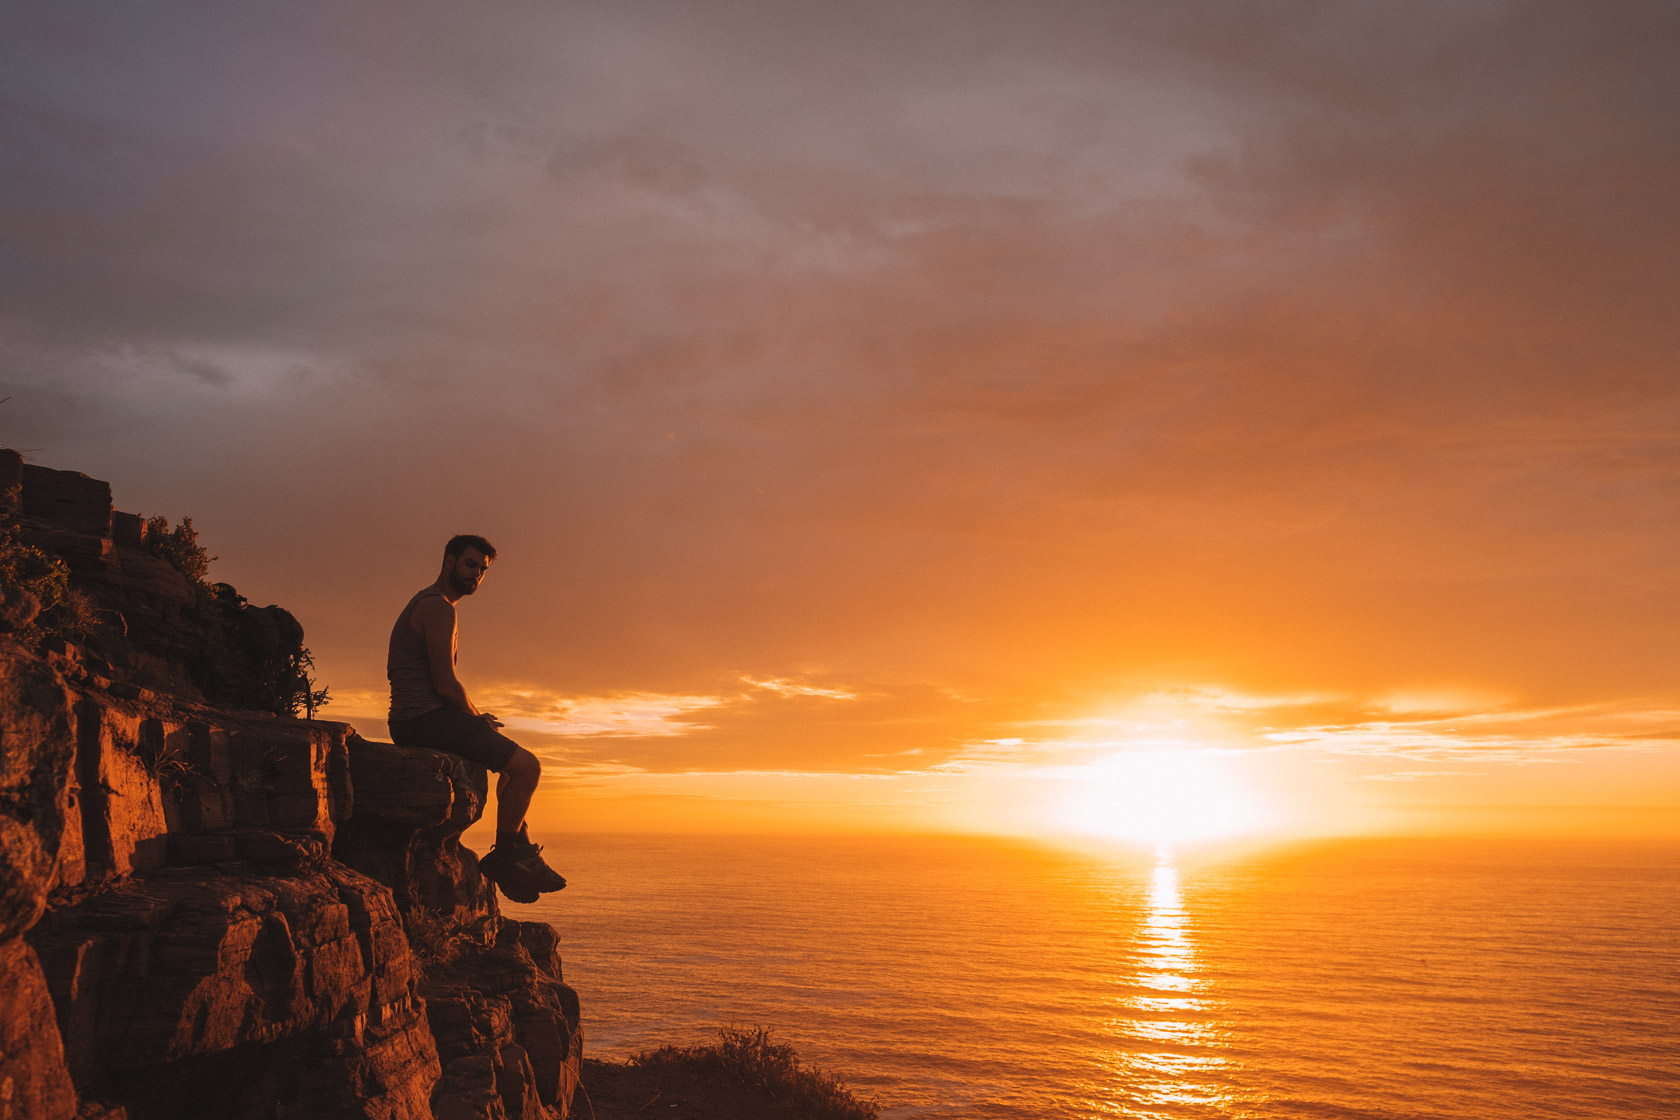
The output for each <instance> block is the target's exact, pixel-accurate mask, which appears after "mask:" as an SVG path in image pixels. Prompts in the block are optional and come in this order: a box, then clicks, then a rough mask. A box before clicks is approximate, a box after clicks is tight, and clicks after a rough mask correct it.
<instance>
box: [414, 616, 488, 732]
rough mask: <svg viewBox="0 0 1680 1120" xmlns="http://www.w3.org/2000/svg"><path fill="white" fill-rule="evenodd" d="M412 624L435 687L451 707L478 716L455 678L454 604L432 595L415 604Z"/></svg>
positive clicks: (458, 679) (476, 710)
mask: <svg viewBox="0 0 1680 1120" xmlns="http://www.w3.org/2000/svg"><path fill="white" fill-rule="evenodd" d="M409 622H410V624H411V625H412V626H413V627H414V629H415V630H417V631H419V633H420V637H421V638H422V639H423V640H424V641H425V643H426V664H427V667H428V668H430V669H431V671H432V687H433V688H435V689H437V694H438V695H439V696H441V697H443V702H444V703H445V704H451V705H453V706H455V707H457V708H462V709H464V710H466V711H469V712H471V713H472V714H473V715H475V716H476V715H478V714H479V711H478V709H477V708H475V707H473V702H472V700H471V699H469V698H468V697H467V690H466V689H465V688H464V687H462V685H461V681H460V678H458V677H457V676H456V675H455V604H453V603H451V602H450V601H449V600H448V599H445V598H443V596H441V595H430V596H427V597H426V598H424V599H422V600H420V601H419V602H418V603H416V604H414V611H413V613H412V614H410V615H409Z"/></svg>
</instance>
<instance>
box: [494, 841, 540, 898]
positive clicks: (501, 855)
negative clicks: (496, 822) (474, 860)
mask: <svg viewBox="0 0 1680 1120" xmlns="http://www.w3.org/2000/svg"><path fill="white" fill-rule="evenodd" d="M512 863H513V861H512V859H510V858H509V856H508V853H507V852H505V851H503V850H502V849H501V848H491V849H490V851H489V853H488V854H487V855H485V856H484V858H482V859H480V860H479V861H478V873H479V874H480V875H483V876H484V877H485V878H486V879H488V880H490V881H491V882H492V883H494V884H496V886H498V887H500V888H501V891H502V893H503V894H504V895H506V896H507V897H508V898H509V899H511V900H512V901H514V902H535V901H536V900H537V895H538V894H540V893H541V892H540V891H538V890H537V888H536V884H534V883H532V882H530V876H528V875H522V874H520V872H519V870H518V869H517V868H515V867H513V866H512Z"/></svg>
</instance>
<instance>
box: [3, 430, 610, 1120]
mask: <svg viewBox="0 0 1680 1120" xmlns="http://www.w3.org/2000/svg"><path fill="white" fill-rule="evenodd" d="M110 493H111V492H110V486H109V485H108V484H107V483H104V482H101V481H99V480H96V479H90V478H87V477H86V476H84V475H80V474H75V473H73V472H68V471H53V470H47V469H46V468H42V467H37V466H34V465H31V464H25V463H23V462H22V459H21V457H20V456H19V455H18V453H17V452H15V451H9V450H5V449H0V548H4V549H5V550H6V552H5V556H4V557H0V1120H13V1118H16V1120H24V1118H28V1120H70V1118H75V1117H80V1118H84V1120H93V1118H101V1117H102V1118H119V1117H127V1118H128V1120H153V1118H157V1120H163V1118H177V1117H180V1118H188V1117H191V1118H200V1117H202V1118H207V1120H208V1118H213V1120H224V1118H225V1120H279V1118H293V1117H297V1118H302V1117H310V1118H336V1117H346V1118H350V1117H367V1118H379V1120H409V1118H416V1120H422V1118H432V1117H435V1118H437V1120H469V1118H472V1120H504V1118H513V1120H559V1118H564V1117H567V1116H569V1115H570V1114H571V1104H572V1096H573V1092H574V1090H575V1089H576V1087H577V1081H578V1071H579V1068H580V1063H581V1060H582V1034H581V1031H580V1030H579V1017H578V1003H577V997H576V995H575V994H574V993H573V992H572V990H571V989H570V988H568V987H567V986H566V985H565V984H564V983H563V981H562V975H561V961H560V954H559V937H558V935H557V934H556V933H555V931H554V930H553V929H552V928H551V927H550V926H548V925H546V924H544V923H540V922H520V921H514V920H512V919H509V918H505V917H503V916H502V915H501V913H500V911H499V909H498V906H497V900H496V895H495V891H494V890H493V889H492V888H491V887H490V886H489V884H487V883H486V882H485V881H484V880H483V879H482V878H481V877H480V876H479V874H478V861H477V858H476V857H475V856H474V855H473V853H472V852H471V851H470V850H468V849H466V848H464V847H462V846H461V844H460V835H461V833H462V831H463V830H464V829H466V828H467V827H468V826H469V825H471V824H472V823H473V822H474V821H476V820H477V819H478V818H479V816H480V815H481V814H482V812H483V810H484V804H485V797H486V791H487V788H488V786H487V775H486V774H485V772H484V770H483V769H482V768H480V767H476V766H474V765H472V764H470V763H468V762H466V761H464V760H462V759H460V758H457V757H455V756H453V755H449V754H445V753H440V752H433V751H424V750H415V749H409V748H400V749H399V748H397V747H393V746H392V745H390V744H389V743H377V742H370V741H367V740H364V739H361V738H360V737H359V736H357V735H356V734H355V732H354V731H352V730H351V728H350V727H349V726H347V725H345V724H342V723H333V722H329V721H323V720H312V719H297V718H291V717H290V716H287V715H281V714H276V711H275V710H270V711H259V710H254V709H253V708H251V707H244V706H241V704H243V703H249V702H250V700H249V698H251V697H256V698H259V701H260V700H261V698H263V697H269V698H272V697H275V696H279V697H280V698H281V701H280V703H278V704H277V705H270V707H271V708H275V709H277V710H282V711H283V710H286V709H288V708H291V707H294V706H295V703H302V704H306V705H308V706H311V707H312V706H313V701H312V699H311V696H310V692H309V687H310V685H311V683H312V682H309V681H308V680H307V677H303V678H302V686H303V690H302V693H301V697H302V698H301V699H297V697H298V696H299V695H300V694H299V693H298V692H297V690H296V687H295V686H296V685H297V683H298V677H299V673H300V671H299V668H298V667H299V665H300V664H306V663H307V653H306V651H303V648H302V629H301V628H300V627H298V626H297V623H296V621H295V620H294V619H292V617H291V615H290V614H288V613H287V612H285V611H283V610H281V609H280V608H277V607H252V606H250V605H249V604H247V603H246V602H245V600H244V599H242V598H240V597H239V596H238V595H237V593H236V592H234V591H233V589H232V588H230V587H227V586H226V585H216V586H214V587H212V586H211V585H208V584H206V583H204V582H203V580H202V578H197V579H195V578H191V575H190V574H189V573H187V572H183V571H181V570H180V568H179V567H178V566H176V565H172V564H171V563H170V561H169V559H168V558H167V551H166V550H160V549H157V548H153V547H148V543H149V542H148V540H147V534H148V530H153V531H155V530H156V529H157V526H156V524H155V523H154V524H152V525H150V526H149V525H148V523H147V522H145V521H144V520H142V519H141V518H139V517H136V516H134V515H131V514H123V513H118V512H116V511H114V510H113V509H112V506H111V496H110ZM152 543H155V542H152ZM160 553H161V555H160ZM197 574H198V575H199V576H200V577H201V576H202V573H197ZM43 589H45V590H43ZM300 655H301V661H300ZM288 673H290V674H291V676H289V677H288V676H287V674H288ZM277 681H278V682H280V685H281V687H279V689H278V691H277V690H276V682H277ZM294 701H295V703H294Z"/></svg>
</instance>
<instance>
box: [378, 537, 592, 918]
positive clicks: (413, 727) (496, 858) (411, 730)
mask: <svg viewBox="0 0 1680 1120" xmlns="http://www.w3.org/2000/svg"><path fill="white" fill-rule="evenodd" d="M495 559H496V549H495V548H494V547H493V546H492V545H491V544H490V542H489V541H487V540H485V539H484V538H483V537H477V536H471V535H462V536H458V537H452V538H450V541H449V543H448V544H447V545H445V546H444V549H443V568H442V570H441V571H439V572H438V577H437V580H436V582H434V583H433V584H432V585H431V586H430V587H426V588H422V589H421V590H420V592H419V593H418V594H416V595H415V596H414V598H412V599H410V600H409V601H408V606H406V607H404V608H403V612H402V614H401V615H399V616H398V617H397V624H396V625H395V626H393V627H392V628H391V649H390V654H389V656H388V657H387V658H386V662H385V675H386V677H387V678H389V679H390V682H391V740H392V742H394V743H396V744H397V745H399V746H404V747H427V748H429V749H431V750H435V751H448V752H450V753H451V754H458V755H460V756H461V757H462V758H465V759H467V760H469V761H471V762H476V763H478V764H479V765H481V766H484V767H486V768H487V769H490V770H493V771H495V772H496V773H497V774H498V775H499V777H498V778H497V779H496V843H495V846H494V847H493V848H491V849H490V854H489V855H487V856H485V857H484V858H483V859H482V860H480V861H479V864H478V868H479V870H480V871H481V872H483V873H484V875H485V876H486V877H487V878H489V879H490V880H491V881H492V882H494V883H495V884H496V885H497V886H498V887H500V888H501V889H502V893H503V894H505V895H507V896H508V897H509V898H511V899H513V900H514V901H515V902H535V901H536V900H537V895H538V894H539V893H542V892H545V891H557V890H559V889H560V888H562V887H564V886H565V885H566V880H564V879H562V878H561V877H560V876H559V875H556V874H555V873H554V870H553V868H551V867H549V866H548V864H547V863H545V862H544V861H543V858H542V854H541V853H542V849H541V848H540V847H538V846H537V845H536V844H533V843H531V840H530V838H529V837H528V836H527V835H526V832H525V811H526V810H527V809H529V808H530V806H531V795H532V794H533V793H535V792H536V789H537V780H538V779H539V778H540V777H542V763H541V762H539V761H538V760H537V756H536V755H534V754H532V753H531V752H530V751H528V750H526V749H525V748H524V747H522V746H520V745H519V744H518V743H515V742H514V741H513V740H512V739H509V738H508V737H507V736H506V735H503V734H502V733H501V732H500V731H499V730H497V729H498V728H500V727H501V726H502V721H501V720H499V719H497V718H496V717H495V716H494V715H492V714H490V713H489V712H481V711H479V710H478V708H477V707H475V706H474V705H473V702H472V699H471V698H470V697H469V696H468V695H467V690H466V689H465V688H463V687H462V686H461V682H460V680H459V679H458V678H457V677H456V676H455V604H456V603H458V602H460V601H461V599H462V598H464V597H465V596H468V595H471V594H472V593H473V592H475V591H477V590H478V585H479V584H480V583H482V582H483V580H484V576H485V573H486V572H488V571H489V570H490V564H491V562H492V561H494V560H495Z"/></svg>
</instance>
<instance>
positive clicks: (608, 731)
mask: <svg viewBox="0 0 1680 1120" xmlns="http://www.w3.org/2000/svg"><path fill="white" fill-rule="evenodd" d="M1157 8H1158V10H1157ZM4 19H5V21H6V34H4V35H0V44H3V45H0V52H4V55H5V65H4V66H0V114H3V116H0V121H3V127H4V130H5V131H4V138H5V139H4V142H3V143H0V166H3V168H4V172H3V174H0V201H3V202H4V205H3V206H0V227H3V230H4V238H5V244H6V245H7V246H8V251H7V253H6V254H4V255H3V256H0V295H3V298H0V308H3V310H0V396H7V395H9V396H10V398H11V399H10V400H9V401H8V402H7V403H6V404H4V405H3V406H0V443H3V444H8V445H12V446H18V447H23V448H28V449H32V451H33V458H34V459H35V460H36V461H39V462H42V463H44V464H47V465H50V466H57V467H68V468H72V469H79V470H84V471H86V472H88V473H90V474H93V475H96V476H98V477H104V478H109V479H111V480H113V482H114V484H115V489H116V495H117V500H118V504H119V506H121V507H123V508H126V509H130V510H137V511H140V512H144V513H148V514H155V513H162V514H165V515H167V516H170V517H179V516H182V515H190V516H192V517H193V518H194V519H195V522H196V523H197V524H198V525H199V527H200V528H201V530H202V532H203V536H204V539H205V540H206V541H207V542H208V543H209V545H210V546H211V548H212V550H213V551H214V552H216V553H217V554H218V555H219V556H220V560H219V562H218V564H217V566H216V568H215V569H214V570H213V574H214V575H215V576H216V577H217V578H220V579H225V580H228V581H230V582H233V583H235V584H237V585H238V586H239V587H240V589H241V590H242V591H243V592H244V593H245V594H247V595H248V596H250V597H251V598H253V599H254V600H256V601H258V602H268V601H275V602H279V603H281V604H283V605H285V606H287V607H289V608H290V609H292V610H293V611H294V612H295V613H296V614H297V615H298V616H299V617H300V619H301V620H302V621H303V623H304V625H305V627H306V628H307V630H308V634H309V637H308V642H309V645H310V646H311V648H312V649H313V650H314V652H315V654H316V659H317V662H318V664H319V667H320V669H321V673H322V677H323V678H324V679H325V680H326V682H327V683H328V684H330V685H331V687H332V689H333V692H334V696H335V698H336V699H335V703H334V705H333V706H332V707H331V708H330V709H329V710H328V712H327V714H328V715H330V716H333V717H336V718H348V719H354V720H355V721H356V722H357V723H358V724H359V725H360V726H362V727H363V728H364V729H365V730H368V731H369V732H372V731H375V730H377V728H378V724H379V715H380V710H381V708H382V705H383V697H382V688H383V679H382V671H383V642H384V640H385V635H386V633H387V632H388V629H389V625H390V619H391V618H392V617H394V615H395V613H396V611H397V610H398V609H399V608H400V607H401V605H402V603H403V602H404V601H405V599H406V598H407V596H408V595H409V594H410V593H411V592H412V591H414V590H415V589H417V588H418V587H419V586H421V585H422V584H424V583H425V582H427V581H428V580H429V579H430V578H431V576H432V575H433V574H434V571H435V563H436V560H435V554H436V552H437V550H438V548H439V546H440V545H441V542H442V540H443V539H444V538H446V537H447V536H448V535H450V534H451V533H454V532H458V531H473V532H480V533H483V534H485V535H487V536H489V537H490V538H491V539H492V540H494V541H495V542H496V543H497V545H498V547H499V548H500V549H501V551H502V559H501V562H500V563H499V564H498V565H497V567H496V569H495V571H494V573H493V574H492V576H491V578H490V579H489V580H488V581H487V583H486V584H485V587H484V590H483V591H482V593H481V594H480V595H479V596H478V597H476V598H475V599H473V600H471V601H470V602H469V603H467V604H466V606H465V607H464V608H463V611H462V619H463V623H462V625H463V631H462V636H461V649H462V668H463V676H464V677H465V679H466V681H467V683H468V685H469V687H470V688H472V689H474V690H475V693H479V694H482V696H483V697H485V698H487V699H493V701H494V706H495V707H496V708H497V709H498V710H500V711H502V712H503V713H504V715H506V716H508V717H509V718H510V723H512V724H513V725H514V726H516V727H519V728H520V735H521V736H522V737H523V738H525V739H526V740H527V741H528V742H529V743H530V744H531V745H532V746H533V747H536V748H538V749H540V750H542V751H543V752H544V753H545V754H546V755H547V756H548V757H549V758H550V759H551V765H550V767H549V773H550V779H549V783H548V785H547V786H546V787H545V790H544V792H543V793H542V795H541V796H540V798H539V811H540V812H541V814H542V820H543V821H545V822H548V823H552V824H555V825H559V824H562V823H563V824H566V825H569V826H574V827H608V828H615V827H743V828H745V827H789V826H798V827H833V826H843V827H894V828H900V827H955V828H963V829H972V828H980V829H996V830H1001V831H1026V832H1043V831H1046V830H1055V829H1057V828H1063V827H1072V826H1071V825H1070V824H1069V822H1070V821H1074V820H1076V819H1081V814H1082V813H1084V814H1087V815H1089V812H1091V811H1092V810H1091V809H1090V807H1089V805H1086V803H1085V802H1084V801H1081V800H1080V798H1081V797H1086V799H1087V800H1089V797H1088V796H1087V795H1088V794H1089V791H1090V790H1091V789H1097V790H1099V794H1100V796H1099V800H1101V798H1108V799H1109V800H1108V801H1104V802H1103V804H1107V805H1110V806H1111V807H1112V815H1115V816H1129V817H1138V816H1140V815H1146V814H1147V810H1146V807H1144V806H1142V805H1140V804H1137V803H1134V802H1132V801H1128V800H1127V799H1126V798H1127V795H1126V793H1125V790H1126V789H1127V788H1134V789H1135V788H1152V787H1151V783H1160V782H1166V784H1167V785H1168V786H1173V787H1174V788H1177V786H1175V785H1174V783H1177V784H1178V785H1186V784H1187V785H1188V787H1189V788H1190V790H1191V792H1182V791H1181V792H1180V793H1178V794H1174V795H1173V796H1177V797H1181V798H1186V799H1188V800H1190V801H1192V802H1193V801H1195V799H1196V796H1197V795H1196V794H1195V793H1194V790H1197V789H1201V790H1212V789H1214V787H1220V788H1223V787H1226V786H1228V787H1230V791H1232V792H1231V796H1232V797H1233V798H1235V799H1236V801H1233V802H1230V804H1232V805H1234V804H1237V802H1240V803H1241V804H1242V805H1243V806H1246V807H1247V809H1246V810H1245V811H1250V810H1251V811H1252V812H1253V813H1256V814H1260V815H1263V816H1264V817H1265V820H1266V822H1268V823H1265V824H1263V825H1259V824H1257V825H1256V826H1255V827H1264V828H1275V829H1295V830H1300V831H1326V830H1329V831H1334V830H1347V829H1369V828H1395V827H1404V828H1416V827H1455V828H1456V827H1495V826H1497V827H1525V828H1529V827H1533V828H1545V829H1553V830H1557V829H1593V830H1599V829H1605V828H1611V829H1618V828H1619V829H1629V830H1634V831H1650V830H1661V829H1663V828H1672V827H1673V822H1674V821H1676V820H1677V819H1680V811H1677V810H1680V752H1677V750H1676V747H1677V739H1680V715H1677V713H1680V686H1677V685H1676V679H1677V675H1676V670H1677V668H1680V655H1677V653H1676V651H1677V650H1680V621H1677V620H1680V609H1677V607H1680V603H1677V602H1676V599H1677V595H1676V581H1675V575H1676V557H1677V556H1680V548H1677V546H1680V531H1677V529H1676V526H1677V524H1680V519H1677V517H1676V514H1677V513H1680V509H1677V506H1680V451H1677V444H1680V407H1677V406H1680V377H1677V375H1676V372H1675V371H1676V368H1677V366H1676V357H1677V354H1680V316H1676V315H1675V313H1674V309H1675V307H1676V306H1677V305H1680V299H1677V297H1680V276H1677V273H1676V264H1675V262H1676V261H1680V236H1677V234H1680V219H1677V218H1676V216H1675V207H1674V199H1675V198H1676V197H1680V159H1677V156H1680V144H1677V140H1680V137H1677V134H1676V133H1677V127H1680V126H1677V123H1676V122H1680V104H1676V102H1677V101H1680V84H1677V82H1676V80H1675V78H1674V72H1675V68H1674V66H1673V59H1674V58H1675V57H1676V55H1677V53H1680V15H1677V14H1676V13H1674V12H1672V11H1669V10H1667V9H1665V8H1664V7H1662V6H1660V5H1631V4H1630V5H1621V4H1606V5H1591V6H1587V5H1579V4H1565V3H1560V4H1541V3H1530V4H1520V5H1519V4H1465V3H1451V4H1448V3H1441V4H1422V3H1419V4H1407V5H1386V4H1369V5H1363V4H1350V5H1319V4H1280V5H1268V6H1264V7H1253V6H1240V5H1235V4H1212V5H1202V4H1184V5H1172V6H1170V7H1168V6H1144V5H1136V6H1124V5H1113V4H1109V3H1076V4H1075V3H1069V4H1056V3H1050V4H1044V3H1034V4H985V5H976V4H949V5H941V4H925V5H908V6H907V5H897V4H879V5H874V4H863V5H845V6H835V5H819V4H788V3H780V4H768V3H766V4H756V3H747V4H707V3H701V4H670V5H662V4H615V5H576V4H542V5H537V4H530V5H522V4H507V5H496V6H495V7H494V8H493V9H488V10H487V9H482V8H477V9H472V10H470V11H469V10H466V9H460V8H458V7H456V6H453V5H443V4H438V5H430V6H428V5H417V6H414V7H413V8H412V9H411V10H409V11H407V12H406V13H405V15H404V18H403V20H402V22H401V23H400V24H393V21H392V18H391V15H390V13H389V11H388V10H386V9H384V8H380V7H376V6H373V5H358V4H338V3H335V4H330V5H327V4H321V5H313V4H297V5H287V6H286V7H285V10H284V11H283V12H282V11H276V12H268V13H263V12H249V11H247V12H236V11H231V10H219V11H217V12H215V13H212V14H207V13H206V12H205V11H204V10H202V9H201V8H197V7H189V6H181V7H179V8H170V7H169V6H166V5H164V6H148V7H147V8H146V9H145V10H144V11H139V10H129V9H124V10H122V11H116V12H113V11H110V10H107V9H105V8H102V7H93V6H88V7H86V8H82V7H80V6H78V5H74V4H70V5H62V6H60V5H54V6H53V8H52V10H51V11H46V12H15V13H11V14H8V15H7V16H5V17H4ZM1186 755H1188V756H1191V757H1192V759H1193V760H1199V761H1196V762H1195V766H1203V765H1204V764H1205V767H1204V769H1202V770H1197V769H1195V766H1192V767H1191V769H1189V770H1184V771H1183V772H1182V773H1180V771H1179V770H1172V767H1173V766H1178V765H1179V763H1177V762H1172V763H1171V764H1170V765H1169V766H1168V769H1169V770H1171V773H1172V774H1176V775H1178V776H1177V777H1172V776H1170V775H1169V776H1168V777H1161V776H1160V775H1159V774H1157V773H1156V772H1155V771H1154V770H1151V769H1150V767H1151V766H1153V765H1154V763H1152V762H1150V761H1149V760H1151V759H1159V758H1162V757H1168V758H1174V759H1176V758H1179V757H1180V756H1186ZM1140 759H1141V760H1143V761H1142V762H1139V760H1140ZM1139 767H1142V769H1139ZM1151 775H1154V776H1151ZM1198 775H1199V776H1198ZM1081 790H1084V791H1085V793H1081V792H1080V791H1081ZM1102 791H1107V792H1102ZM1215 792H1217V791H1215ZM1092 796H1096V795H1092ZM1209 796H1211V794H1210V795H1209ZM1218 804H1225V803H1223V802H1217V798H1215V799H1214V801H1210V802H1208V804H1207V805H1204V806H1202V808H1203V810H1205V811H1207V812H1216V811H1220V810H1218V809H1217V805H1218ZM1082 805H1084V806H1085V807H1084V808H1080V806H1082ZM1210 806H1212V807H1210ZM1476 806H1492V807H1495V808H1494V809H1493V810H1484V809H1476V808H1468V807H1476ZM1533 806H1550V807H1554V808H1549V809H1544V810H1540V809H1533V808H1525V807H1533ZM1613 806H1644V807H1646V809H1645V810H1644V811H1638V812H1636V811H1632V810H1628V811H1614V812H1612V811H1608V810H1606V808H1605V807H1613ZM1665 810H1666V811H1665ZM1231 811H1232V812H1235V811H1236V810H1234V809H1233V810H1231ZM1116 831H1121V832H1124V831H1125V829H1124V827H1123V826H1122V825H1117V826H1116Z"/></svg>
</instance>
